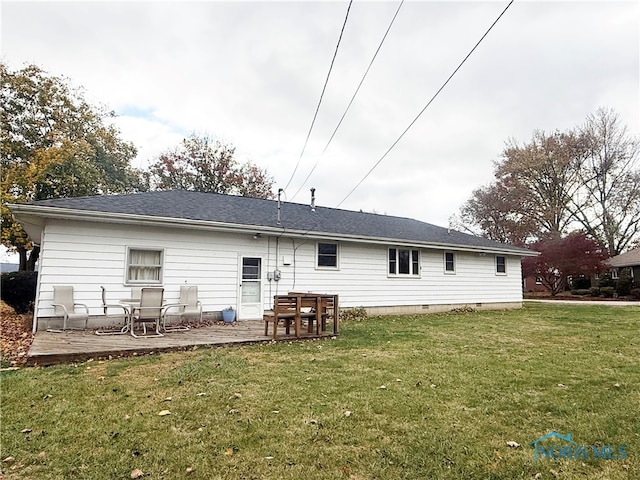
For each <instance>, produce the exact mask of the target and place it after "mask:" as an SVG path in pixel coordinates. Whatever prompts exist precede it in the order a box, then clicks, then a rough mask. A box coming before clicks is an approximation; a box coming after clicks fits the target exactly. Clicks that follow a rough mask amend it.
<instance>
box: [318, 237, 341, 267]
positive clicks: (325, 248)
mask: <svg viewBox="0 0 640 480" xmlns="http://www.w3.org/2000/svg"><path fill="white" fill-rule="evenodd" d="M317 253H318V255H317V263H316V266H317V267H318V268H338V244H337V243H320V242H318V246H317Z"/></svg>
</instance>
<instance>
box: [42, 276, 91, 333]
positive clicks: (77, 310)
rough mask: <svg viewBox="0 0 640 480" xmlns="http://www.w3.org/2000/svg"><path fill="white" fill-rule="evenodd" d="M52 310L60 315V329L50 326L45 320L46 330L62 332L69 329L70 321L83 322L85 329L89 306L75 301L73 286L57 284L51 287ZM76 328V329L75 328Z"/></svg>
mask: <svg viewBox="0 0 640 480" xmlns="http://www.w3.org/2000/svg"><path fill="white" fill-rule="evenodd" d="M52 305H53V311H54V314H55V315H56V316H58V317H62V329H57V328H50V327H49V321H47V332H63V331H65V330H70V329H71V328H69V327H68V324H69V323H70V322H77V321H80V322H84V327H83V329H84V330H86V328H87V323H88V321H89V307H87V306H86V305H85V304H84V303H76V302H75V300H74V298H73V287H72V286H71V285H57V286H54V287H53V304H52ZM76 330H78V329H76Z"/></svg>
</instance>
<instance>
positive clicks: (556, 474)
mask: <svg viewBox="0 0 640 480" xmlns="http://www.w3.org/2000/svg"><path fill="white" fill-rule="evenodd" d="M549 473H550V474H551V475H553V476H554V477H556V478H558V477H559V476H560V474H559V473H558V472H556V471H555V470H554V469H553V468H552V469H550V470H549Z"/></svg>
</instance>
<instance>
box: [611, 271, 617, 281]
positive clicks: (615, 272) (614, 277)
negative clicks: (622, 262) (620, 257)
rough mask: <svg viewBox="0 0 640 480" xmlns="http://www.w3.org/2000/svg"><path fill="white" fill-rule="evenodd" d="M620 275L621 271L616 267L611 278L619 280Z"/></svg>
mask: <svg viewBox="0 0 640 480" xmlns="http://www.w3.org/2000/svg"><path fill="white" fill-rule="evenodd" d="M618 276H619V272H618V269H617V268H614V269H612V270H611V279H612V280H617V279H618Z"/></svg>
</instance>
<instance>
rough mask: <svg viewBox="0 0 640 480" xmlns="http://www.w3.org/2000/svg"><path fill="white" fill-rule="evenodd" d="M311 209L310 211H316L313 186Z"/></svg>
mask: <svg viewBox="0 0 640 480" xmlns="http://www.w3.org/2000/svg"><path fill="white" fill-rule="evenodd" d="M311 211H312V212H315V211H316V189H315V188H312V189H311Z"/></svg>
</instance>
